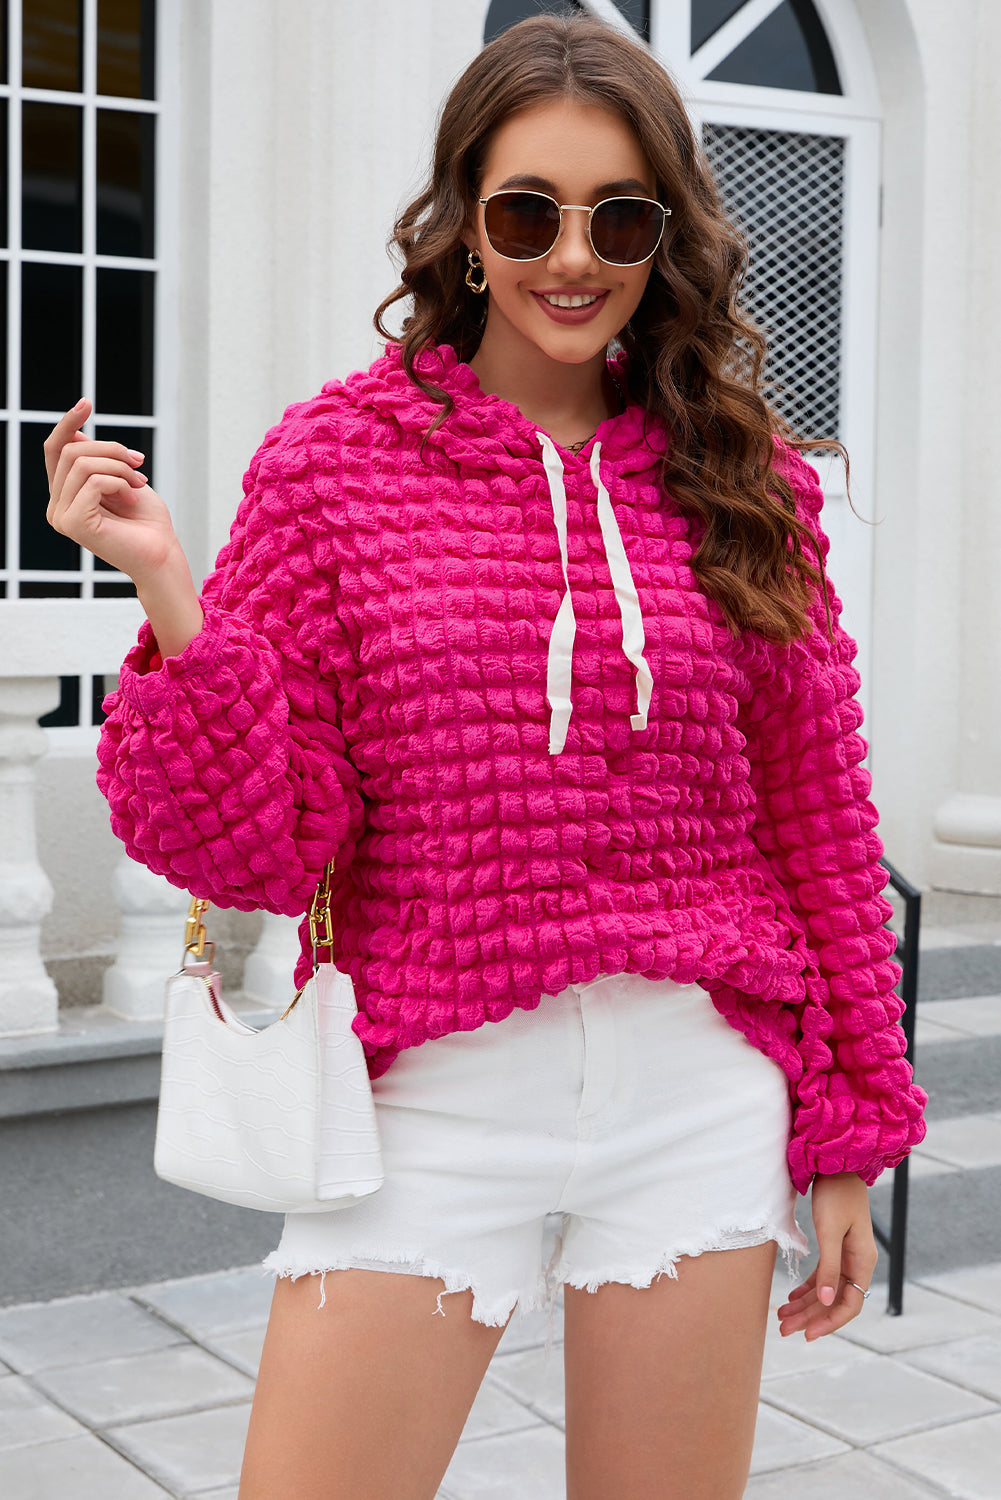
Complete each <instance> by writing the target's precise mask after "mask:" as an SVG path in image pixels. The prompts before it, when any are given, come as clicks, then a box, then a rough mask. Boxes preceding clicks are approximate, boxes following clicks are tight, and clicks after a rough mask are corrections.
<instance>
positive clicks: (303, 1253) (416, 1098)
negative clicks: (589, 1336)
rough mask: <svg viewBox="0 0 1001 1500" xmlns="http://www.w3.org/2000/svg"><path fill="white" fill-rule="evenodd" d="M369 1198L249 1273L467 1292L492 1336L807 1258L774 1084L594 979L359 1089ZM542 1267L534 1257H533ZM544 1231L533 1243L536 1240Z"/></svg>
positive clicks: (317, 1220) (766, 1071)
mask: <svg viewBox="0 0 1001 1500" xmlns="http://www.w3.org/2000/svg"><path fill="white" fill-rule="evenodd" d="M372 1092H373V1096H374V1098H375V1104H376V1118H377V1122H378V1127H379V1135H380V1140H381V1144H382V1155H383V1167H384V1170H385V1181H384V1182H383V1185H382V1187H380V1188H379V1189H377V1191H376V1192H375V1193H373V1194H372V1195H371V1196H369V1197H367V1198H364V1199H361V1200H360V1201H359V1202H358V1203H355V1204H352V1205H351V1206H350V1207H348V1208H340V1209H334V1210H332V1211H331V1212H330V1213H309V1214H303V1213H300V1214H296V1213H290V1214H286V1216H285V1225H284V1230H283V1233H282V1236H281V1240H280V1243H279V1245H278V1247H277V1249H276V1250H274V1251H272V1252H271V1254H270V1255H268V1256H267V1258H266V1259H265V1260H264V1261H263V1263H262V1265H263V1268H264V1271H265V1272H266V1273H273V1274H277V1275H278V1276H291V1277H293V1278H294V1277H297V1276H301V1275H305V1274H308V1273H321V1284H320V1302H319V1304H318V1306H320V1307H322V1306H323V1303H324V1300H325V1291H324V1287H323V1280H322V1273H324V1272H326V1271H331V1270H337V1269H345V1268H349V1267H363V1268H367V1269H370V1270H380V1271H396V1272H405V1273H410V1274H418V1275H423V1276H429V1277H440V1278H442V1280H443V1281H444V1283H445V1287H444V1290H443V1291H442V1292H441V1293H440V1294H439V1295H438V1299H437V1305H436V1307H435V1312H441V1313H444V1312H445V1309H444V1308H443V1307H442V1305H441V1302H442V1297H444V1296H447V1295H448V1294H449V1293H452V1292H459V1291H465V1290H469V1289H471V1290H472V1292H473V1303H472V1309H471V1312H472V1317H473V1318H474V1319H475V1320H476V1321H477V1322H480V1323H485V1324H490V1325H493V1326H501V1325H503V1324H504V1323H506V1322H507V1319H508V1317H509V1316H510V1314H511V1312H512V1310H513V1308H514V1307H515V1305H516V1304H517V1305H518V1307H519V1309H520V1310H522V1311H527V1310H529V1309H532V1308H538V1307H542V1306H544V1305H546V1304H547V1303H548V1309H549V1315H550V1328H551V1326H552V1307H553V1299H554V1297H555V1295H556V1291H557V1288H558V1287H559V1286H560V1284H561V1283H564V1282H565V1283H568V1284H569V1285H570V1286H573V1287H585V1288H586V1289H587V1290H588V1291H592V1292H593V1291H594V1290H595V1289H596V1288H597V1287H598V1286H599V1285H600V1284H601V1283H602V1282H606V1281H617V1282H625V1283H627V1284H628V1285H630V1286H635V1287H645V1286H649V1285H650V1283H651V1282H652V1280H653V1279H654V1277H659V1276H662V1275H667V1276H673V1277H677V1269H676V1263H677V1261H678V1259H679V1257H681V1256H693V1255H700V1254H703V1253H704V1252H706V1251H712V1250H726V1249H734V1248H739V1247H744V1246H749V1245H759V1244H763V1243H764V1242H765V1241H768V1240H774V1241H776V1242H777V1245H778V1247H779V1249H780V1250H781V1251H782V1252H783V1253H784V1254H785V1256H786V1260H787V1264H788V1265H789V1266H790V1270H791V1269H792V1261H793V1258H794V1257H798V1256H799V1255H801V1254H802V1253H804V1252H805V1251H806V1249H807V1242H806V1240H805V1238H804V1236H803V1233H802V1231H801V1229H800V1228H799V1225H798V1224H797V1223H796V1217H795V1207H796V1192H795V1189H794V1188H793V1186H792V1183H791V1181H790V1178H789V1172H788V1168H787V1165H786V1148H787V1145H788V1140H789V1127H790V1102H789V1093H788V1085H787V1082H786V1078H785V1074H784V1073H783V1072H782V1070H781V1068H780V1067H779V1066H778V1064H777V1063H775V1062H773V1061H772V1060H771V1059H770V1058H768V1057H766V1056H765V1055H764V1054H763V1053H761V1052H759V1051H758V1050H757V1048H755V1047H754V1046H752V1044H751V1043H750V1042H748V1041H747V1040H746V1039H745V1038H744V1037H743V1036H742V1035H741V1034H740V1033H739V1032H738V1031H736V1030H735V1029H734V1028H733V1027H732V1026H731V1025H730V1024H729V1022H728V1021H726V1020H725V1019H724V1018H723V1017H722V1016H721V1015H720V1014H719V1012H718V1011H717V1010H716V1008H715V1007H714V1005H713V1003H712V1000H711V998H710V997H709V995H708V994H707V992H706V991H705V990H704V989H702V988H701V987H700V986H699V985H697V984H689V985H681V984H677V983H675V982H674V981H673V980H650V979H647V978H644V977H643V976H642V975H635V974H618V975H601V976H599V977H598V979H596V980H594V981H593V982H592V983H590V984H584V985H570V986H568V988H567V989H565V990H563V991H562V993H561V994H559V995H543V996H542V998H541V1000H540V1003H539V1005H538V1007H537V1009H535V1010H522V1009H515V1010H514V1011H512V1013H511V1014H510V1015H509V1016H507V1017H506V1018H505V1019H504V1020H503V1021H497V1022H491V1021H488V1022H486V1023H485V1024H484V1025H482V1026H480V1027H478V1028H477V1029H476V1030H475V1031H459V1032H453V1033H451V1034H449V1035H448V1036H443V1037H438V1038H436V1039H435V1040H433V1041H428V1042H425V1043H424V1044H423V1045H421V1046H419V1047H412V1048H410V1049H408V1050H406V1051H404V1052H401V1053H400V1054H399V1056H397V1057H396V1058H394V1060H393V1062H392V1064H391V1066H390V1067H389V1068H388V1070H387V1071H386V1072H385V1073H384V1074H383V1075H382V1076H381V1077H380V1078H377V1079H375V1081H374V1082H373V1084H372ZM554 1228H555V1248H554V1250H553V1253H552V1254H551V1255H549V1256H547V1254H546V1251H547V1250H548V1248H549V1243H550V1242H551V1241H553V1238H554V1236H553V1233H552V1232H551V1231H552V1230H553V1229H554ZM547 1229H549V1230H550V1233H549V1234H548V1236H547Z"/></svg>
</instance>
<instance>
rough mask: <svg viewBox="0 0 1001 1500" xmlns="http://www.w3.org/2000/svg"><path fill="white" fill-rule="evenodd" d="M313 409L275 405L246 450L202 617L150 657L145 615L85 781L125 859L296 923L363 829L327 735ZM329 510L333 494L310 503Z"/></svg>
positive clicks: (328, 584) (339, 677) (330, 694)
mask: <svg viewBox="0 0 1001 1500" xmlns="http://www.w3.org/2000/svg"><path fill="white" fill-rule="evenodd" d="M336 456H337V443H336V434H335V432H334V429H333V424H332V419H331V416H330V413H329V403H328V410H327V411H326V413H324V410H323V406H322V403H320V406H319V410H318V411H317V410H316V409H314V410H313V411H312V413H311V415H307V414H306V405H305V404H302V405H299V406H292V407H289V408H288V410H287V411H286V412H285V415H284V417H283V419H282V421H281V422H280V423H278V424H277V426H275V427H273V428H272V429H271V430H270V431H269V432H268V434H267V436H266V437H265V439H264V441H263V443H262V444H261V446H260V448H259V449H258V450H257V452H256V453H255V454H254V457H253V459H252V460H251V464H250V467H249V469H248V470H247V473H246V474H245V475H244V479H243V499H242V501H241V503H240V506H239V508H238V510H237V514H236V518H235V520H234V522H233V525H232V528H231V531H230V538H229V541H228V542H227V544H226V545H225V546H224V547H223V549H222V551H221V552H220V553H219V556H218V558H217V560H216V565H215V569H214V571H213V572H212V573H211V574H210V575H209V577H208V578H207V579H206V580H205V582H204V584H203V586H202V591H201V595H200V599H201V605H202V609H203V611H204V614H205V620H204V624H203V626H202V628H201V630H200V631H199V632H198V634H197V635H196V636H194V637H193V638H192V640H190V641H189V642H188V644H187V645H186V646H185V648H184V650H183V651H181V652H180V653H179V654H178V655H177V656H172V657H167V659H166V660H163V659H162V658H161V656H160V653H159V651H158V649H157V644H156V639H155V636H154V634H153V631H152V628H151V626H150V624H149V621H148V620H145V621H143V624H142V626H141V627H140V630H139V636H138V641H137V644H136V645H135V646H133V647H132V648H131V649H130V651H129V652H128V654H127V656H126V658H125V661H124V663H123V665H122V668H121V672H120V676H119V682H118V687H117V689H116V691H114V692H112V693H110V694H108V696H107V697H106V698H105V700H104V703H103V708H104V710H105V712H106V714H107V718H106V719H105V721H104V723H103V724H102V726H101V733H100V738H99V742H98V750H97V755H98V771H97V778H96V779H97V784H98V786H99V788H100V790H101V792H102V793H103V795H104V796H105V797H106V798H107V800H108V803H109V806H110V809H111V826H112V829H113V830H114V832H115V834H116V835H117V837H118V838H120V839H121V840H122V842H123V843H124V845H125V848H126V850H127V852H128V853H129V855H130V856H131V857H132V858H133V859H135V860H137V861H138V862H139V863H140V864H144V865H146V866H147V867H148V868H149V869H150V870H153V871H155V872H156V873H157V874H159V875H164V876H165V877H166V878H167V880H169V881H170V883H171V884H172V885H176V886H180V887H181V888H182V889H184V890H189V891H191V892H192V894H193V895H197V896H200V897H203V898H205V899H207V900H211V901H212V902H214V903H215V904H216V905H218V906H223V907H237V908H238V909H239V910H241V911H251V910H256V909H263V910H265V911H271V912H276V913H281V914H284V915H286V916H296V915H299V914H301V913H302V912H304V911H305V910H306V909H307V907H308V906H309V902H310V900H311V898H312V893H313V891H314V890H315V887H316V884H317V881H318V880H319V878H320V875H321V874H322V872H323V867H324V865H325V864H326V862H327V860H328V859H330V857H331V856H332V855H333V856H335V858H336V864H337V867H338V868H343V867H344V865H345V864H346V863H347V862H348V861H349V860H350V859H351V857H352V855H353V853H354V846H355V841H356V839H357V837H358V836H359V834H360V830H361V827H362V822H363V808H362V800H361V796H360V792H359V776H358V773H357V771H356V769H355V768H354V766H353V765H352V763H351V760H350V758H349V755H348V751H347V747H346V745H345V740H344V735H343V733H342V730H341V701H342V699H341V694H342V689H343V686H344V683H345V681H346V680H347V679H348V678H349V676H350V674H351V672H352V662H351V658H350V656H349V653H348V651H347V649H346V647H345V643H344V639H343V634H342V632H341V630H340V627H339V624H338V621H337V619H336V616H335V613H334V610H333V608H332V606H331V602H330V601H331V598H332V596H334V595H335V592H336V590H335V582H336V580H335V578H334V577H332V576H331V575H332V573H333V571H334V570H333V569H332V567H331V566H330V564H329V557H330V554H329V551H328V550H325V548H326V545H327V544H326V535H327V534H328V533H329V525H327V526H324V523H323V509H324V502H322V501H321V500H320V499H319V497H318V495H317V493H316V491H317V489H321V490H323V491H324V492H325V494H327V495H329V494H330V492H331V489H332V485H331V480H330V477H329V474H328V475H327V477H326V480H325V482H321V483H320V484H319V485H317V484H316V483H315V480H316V478H317V473H318V471H319V470H322V469H328V470H329V471H330V472H331V473H333V474H336V471H337V465H336ZM330 503H336V500H335V501H333V502H331V501H328V502H326V504H327V505H328V506H329V504H330Z"/></svg>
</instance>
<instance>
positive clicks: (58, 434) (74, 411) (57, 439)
mask: <svg viewBox="0 0 1001 1500" xmlns="http://www.w3.org/2000/svg"><path fill="white" fill-rule="evenodd" d="M90 411H91V406H90V401H89V399H88V398H87V397H86V396H81V397H80V400H79V401H78V402H77V404H76V406H74V407H71V408H70V410H69V411H68V412H66V413H65V415H64V416H62V417H60V418H59V421H58V422H57V423H56V425H55V427H53V429H52V431H51V432H50V433H49V435H48V437H47V438H46V439H45V442H44V443H43V444H42V452H43V453H44V455H45V472H46V474H47V475H48V478H49V490H50V491H51V490H52V486H53V482H54V480H55V476H56V468H57V466H58V463H59V457H60V454H61V453H62V451H63V448H64V447H65V446H66V444H67V443H71V442H73V441H74V440H75V439H76V438H77V436H78V435H81V436H82V434H80V428H81V427H82V426H83V424H84V422H86V420H87V418H88V417H89V416H90ZM84 441H86V439H84Z"/></svg>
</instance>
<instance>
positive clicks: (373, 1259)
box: [261, 1224, 805, 1358]
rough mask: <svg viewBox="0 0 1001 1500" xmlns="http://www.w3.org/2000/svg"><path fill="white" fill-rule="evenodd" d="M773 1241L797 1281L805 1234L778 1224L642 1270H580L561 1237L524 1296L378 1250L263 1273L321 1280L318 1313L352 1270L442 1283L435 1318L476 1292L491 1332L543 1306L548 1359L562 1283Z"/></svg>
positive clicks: (283, 1256)
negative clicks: (334, 1282)
mask: <svg viewBox="0 0 1001 1500" xmlns="http://www.w3.org/2000/svg"><path fill="white" fill-rule="evenodd" d="M769 1241H774V1242H775V1244H776V1245H777V1247H778V1250H779V1253H780V1254H781V1255H782V1257H783V1260H784V1262H785V1267H786V1271H787V1273H788V1275H789V1277H790V1280H792V1278H794V1277H795V1276H796V1275H797V1274H798V1270H799V1263H800V1260H801V1258H802V1256H803V1255H804V1254H805V1241H804V1239H803V1236H802V1234H800V1233H797V1234H795V1235H793V1234H790V1233H789V1232H788V1230H786V1229H783V1228H781V1227H779V1226H778V1225H774V1224H771V1225H765V1226H764V1227H761V1226H755V1227H754V1228H744V1227H740V1226H734V1227H732V1228H730V1229H728V1230H726V1231H725V1232H724V1233H709V1234H706V1235H705V1236H704V1237H703V1238H701V1239H700V1240H698V1241H691V1242H689V1243H688V1244H685V1245H682V1246H680V1247H676V1248H674V1249H672V1250H669V1251H665V1252H663V1253H662V1254H659V1255H657V1256H656V1258H655V1259H654V1260H653V1261H652V1262H649V1263H648V1264H646V1265H644V1266H641V1267H639V1268H637V1267H636V1266H624V1265H621V1264H620V1265H614V1266H604V1267H601V1268H597V1267H594V1268H589V1269H586V1270H585V1269H581V1268H579V1267H577V1268H571V1267H570V1266H568V1265H567V1264H566V1263H565V1259H564V1257H563V1256H562V1253H561V1252H562V1236H560V1237H559V1238H558V1239H557V1243H556V1248H555V1250H554V1251H553V1255H552V1258H551V1259H550V1262H549V1265H548V1267H547V1268H546V1271H545V1273H544V1275H543V1276H541V1277H540V1278H539V1280H538V1281H537V1283H536V1285H535V1286H534V1287H532V1288H524V1289H523V1290H522V1291H520V1292H514V1291H507V1292H505V1293H503V1294H502V1295H501V1296H495V1297H490V1296H488V1295H487V1294H486V1292H485V1291H484V1289H483V1287H482V1284H480V1283H478V1282H477V1279H476V1278H475V1277H473V1276H471V1275H469V1273H468V1272H465V1271H457V1270H455V1269H453V1268H452V1267H450V1266H447V1265H445V1264H443V1263H442V1262H440V1261H436V1260H434V1259H432V1258H431V1257H430V1256H428V1255H424V1254H421V1253H414V1252H404V1251H399V1252H395V1253H394V1252H386V1251H384V1250H383V1251H380V1250H374V1251H372V1252H371V1253H368V1252H359V1253H357V1254H354V1255H351V1256H346V1257H343V1258H339V1259H336V1260H331V1261H329V1262H328V1263H327V1264H324V1265H305V1264H303V1263H302V1262H301V1261H300V1260H299V1259H298V1258H296V1257H292V1256H289V1255H288V1254H287V1253H285V1252H283V1251H282V1250H281V1249H280V1248H279V1249H278V1250H273V1251H272V1252H271V1254H270V1255H268V1256H267V1258H266V1259H265V1260H264V1261H263V1262H262V1263H261V1271H262V1274H264V1275H271V1276H275V1277H278V1278H281V1277H287V1278H289V1279H291V1280H292V1281H296V1280H297V1279H298V1278H299V1277H300V1276H319V1278H320V1300H319V1302H318V1303H317V1311H319V1309H320V1308H321V1307H323V1306H324V1304H325V1303H326V1300H327V1294H326V1289H325V1286H324V1281H325V1278H326V1275H327V1272H328V1271H351V1270H368V1271H384V1272H389V1273H396V1274H404V1275H407V1274H409V1275H413V1276H425V1277H428V1278H430V1279H434V1280H441V1281H443V1282H444V1283H445V1285H444V1287H443V1289H442V1290H441V1291H440V1292H439V1293H438V1296H437V1304H436V1307H435V1314H437V1313H441V1315H442V1317H444V1316H445V1309H444V1308H443V1307H442V1305H441V1299H442V1298H443V1297H447V1296H449V1295H450V1294H451V1293H454V1292H470V1291H471V1292H472V1294H473V1303H472V1307H471V1309H470V1317H471V1319H472V1321H473V1322H475V1323H482V1324H483V1325H484V1326H485V1327H488V1328H503V1327H505V1326H506V1325H507V1323H508V1321H509V1319H510V1317H511V1315H512V1313H513V1312H514V1310H515V1308H518V1309H519V1311H521V1312H537V1311H540V1310H542V1309H543V1308H544V1309H545V1310H546V1312H547V1315H548V1319H547V1337H546V1356H547V1358H548V1355H549V1353H550V1350H551V1348H552V1341H553V1307H554V1304H555V1300H556V1294H557V1290H558V1288H559V1287H560V1285H564V1284H565V1285H566V1286H570V1287H573V1288H574V1289H575V1290H581V1291H587V1292H592V1293H593V1292H596V1291H597V1290H598V1287H599V1286H603V1285H605V1284H606V1283H608V1282H616V1283H620V1284H623V1285H625V1286H632V1287H636V1288H638V1289H643V1288H646V1287H649V1286H651V1285H652V1283H653V1282H654V1281H655V1280H659V1279H660V1277H661V1276H668V1277H670V1278H671V1279H672V1280H674V1281H677V1280H678V1262H679V1260H682V1259H686V1258H687V1259H695V1258H696V1257H698V1256H700V1255H704V1254H711V1253H713V1252H715V1251H720V1250H735V1249H750V1248H752V1247H753V1246H755V1245H764V1244H767V1243H768V1242H769ZM554 1267H555V1269H554Z"/></svg>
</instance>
